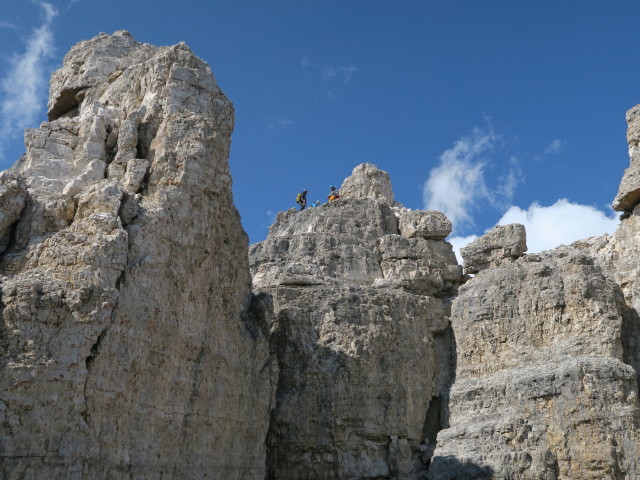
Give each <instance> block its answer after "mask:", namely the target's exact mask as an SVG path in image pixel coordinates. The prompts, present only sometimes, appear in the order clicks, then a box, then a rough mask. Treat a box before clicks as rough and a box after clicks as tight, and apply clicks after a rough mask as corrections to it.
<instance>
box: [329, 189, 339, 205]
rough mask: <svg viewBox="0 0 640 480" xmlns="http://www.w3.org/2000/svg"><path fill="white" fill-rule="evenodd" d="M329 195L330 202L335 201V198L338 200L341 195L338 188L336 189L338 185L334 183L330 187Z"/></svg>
mask: <svg viewBox="0 0 640 480" xmlns="http://www.w3.org/2000/svg"><path fill="white" fill-rule="evenodd" d="M329 190H330V191H329V195H327V198H328V199H329V201H330V202H333V201H334V200H337V199H339V198H340V195H339V194H338V190H336V187H334V186H333V185H331V186H330V187H329Z"/></svg>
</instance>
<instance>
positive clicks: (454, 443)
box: [429, 107, 640, 480]
mask: <svg viewBox="0 0 640 480" xmlns="http://www.w3.org/2000/svg"><path fill="white" fill-rule="evenodd" d="M638 111H639V109H638V107H635V108H634V109H632V110H630V111H629V113H628V114H627V119H628V121H629V132H628V140H629V152H630V156H631V167H630V168H629V169H627V171H626V172H625V176H624V178H623V180H622V182H621V186H620V191H619V193H618V196H617V197H616V200H615V202H614V207H615V208H617V209H619V210H622V211H625V212H631V211H633V212H634V213H637V204H638V201H640V195H639V194H638V192H639V191H640V190H639V189H640V185H636V183H637V180H636V179H635V176H636V173H635V171H636V169H637V166H638V165H637V163H638V152H637V149H638V134H637V132H638V127H639V126H640V124H639V122H638V120H639V118H638V116H637V112H638ZM625 217H628V214H626V215H625V216H624V217H623V218H625ZM518 231H521V232H522V233H521V235H520V237H521V238H520V239H518V234H517V232H518ZM639 232H640V224H639V223H638V220H637V216H636V215H631V216H630V217H628V218H626V219H625V220H623V221H622V223H621V225H620V227H619V228H618V230H617V231H616V233H615V235H613V236H608V235H605V236H603V237H598V238H592V239H586V240H584V241H580V242H576V243H575V244H573V245H571V246H569V247H565V246H563V247H559V248H557V249H555V250H551V251H548V252H543V253H541V254H536V255H526V256H522V254H523V252H524V250H525V249H526V247H524V248H523V247H522V246H523V245H524V244H525V240H524V232H523V229H522V226H515V225H512V226H504V227H496V229H494V230H493V231H491V232H489V233H488V234H487V235H486V236H485V237H483V238H481V239H479V240H477V241H476V242H474V243H473V244H471V245H469V246H468V247H467V248H465V249H463V257H464V260H465V267H466V268H467V270H468V271H470V272H479V273H478V274H477V275H476V276H475V277H474V278H473V279H472V280H470V281H469V282H468V283H467V284H465V285H464V286H463V287H461V288H460V290H459V295H458V296H457V297H456V298H455V300H454V301H453V303H452V309H451V323H452V327H453V331H454V335H455V340H456V348H457V368H456V374H455V381H454V384H453V386H452V389H451V403H450V424H451V427H450V428H449V429H447V430H443V431H441V432H440V434H439V436H438V446H437V448H436V451H435V456H434V458H433V459H432V463H431V466H430V472H429V478H431V479H433V480H443V479H456V478H499V479H531V480H533V479H566V480H568V479H594V480H595V479H618V480H622V479H636V478H640V405H639V403H638V378H640V377H639V376H638V374H639V373H640V321H639V320H638V318H639V317H638V307H639V306H640V296H639V295H638V292H639V290H638V281H637V280H638V249H639V248H640V236H639Z"/></svg>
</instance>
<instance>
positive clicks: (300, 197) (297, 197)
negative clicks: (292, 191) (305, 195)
mask: <svg viewBox="0 0 640 480" xmlns="http://www.w3.org/2000/svg"><path fill="white" fill-rule="evenodd" d="M300 202H302V194H301V193H299V194H298V195H297V196H296V203H300Z"/></svg>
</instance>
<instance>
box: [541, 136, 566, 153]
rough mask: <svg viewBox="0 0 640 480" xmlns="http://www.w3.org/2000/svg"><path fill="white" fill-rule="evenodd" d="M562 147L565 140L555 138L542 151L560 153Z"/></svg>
mask: <svg viewBox="0 0 640 480" xmlns="http://www.w3.org/2000/svg"><path fill="white" fill-rule="evenodd" d="M564 147H565V142H563V141H562V140H558V139H556V140H554V141H553V142H551V143H550V144H549V145H547V146H546V147H545V149H544V153H547V154H548V153H560V152H561V151H562V150H563V149H564Z"/></svg>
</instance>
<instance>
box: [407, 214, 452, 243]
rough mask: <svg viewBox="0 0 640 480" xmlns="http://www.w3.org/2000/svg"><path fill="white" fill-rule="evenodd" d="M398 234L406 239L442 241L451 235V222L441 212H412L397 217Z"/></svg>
mask: <svg viewBox="0 0 640 480" xmlns="http://www.w3.org/2000/svg"><path fill="white" fill-rule="evenodd" d="M398 227H399V228H400V234H401V235H403V236H405V237H408V238H414V237H422V238H427V239H438V240H444V239H445V238H447V236H448V235H449V234H450V233H451V222H450V221H449V219H448V218H447V217H446V216H445V214H444V213H442V212H437V211H435V210H426V211H425V210H413V211H410V212H408V213H403V214H401V215H400V216H399V219H398Z"/></svg>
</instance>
